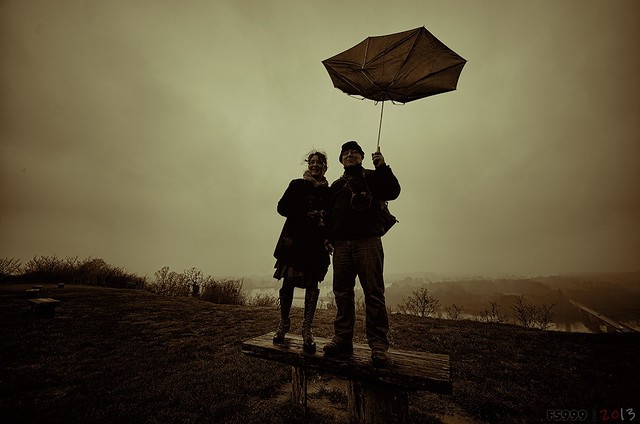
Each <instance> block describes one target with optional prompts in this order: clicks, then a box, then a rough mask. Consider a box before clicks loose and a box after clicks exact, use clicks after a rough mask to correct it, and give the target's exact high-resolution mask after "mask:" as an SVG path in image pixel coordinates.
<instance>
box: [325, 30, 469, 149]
mask: <svg viewBox="0 0 640 424" xmlns="http://www.w3.org/2000/svg"><path fill="white" fill-rule="evenodd" d="M466 62H467V61H466V60H465V59H463V58H462V57H460V56H459V55H458V54H457V53H455V52H454V51H453V50H451V49H450V48H449V47H447V46H445V45H444V44H443V43H442V42H441V41H440V40H438V39H437V38H436V37H434V36H433V34H431V33H430V32H429V31H427V29H426V28H425V27H420V28H415V29H412V30H409V31H404V32H399V33H396V34H389V35H382V36H376V37H368V38H366V39H365V40H363V41H361V42H360V43H358V44H357V45H355V46H353V47H351V48H350V49H348V50H345V51H344V52H342V53H340V54H337V55H335V56H333V57H331V58H329V59H326V60H323V61H322V64H323V65H324V66H325V68H326V69H327V72H328V73H329V76H330V77H331V80H332V81H333V85H334V87H336V88H338V89H340V90H342V91H344V92H345V93H347V94H349V95H354V96H361V97H364V98H367V99H371V100H374V101H376V102H382V106H381V108H380V124H379V126H378V143H377V147H378V150H379V149H380V130H381V128H382V113H383V111H384V102H385V101H386V100H391V101H392V102H396V103H408V102H412V101H414V100H418V99H421V98H423V97H428V96H433V95H434V94H440V93H446V92H447V91H453V90H455V89H456V86H457V84H458V78H459V77H460V72H462V68H463V66H464V64H465V63H466Z"/></svg>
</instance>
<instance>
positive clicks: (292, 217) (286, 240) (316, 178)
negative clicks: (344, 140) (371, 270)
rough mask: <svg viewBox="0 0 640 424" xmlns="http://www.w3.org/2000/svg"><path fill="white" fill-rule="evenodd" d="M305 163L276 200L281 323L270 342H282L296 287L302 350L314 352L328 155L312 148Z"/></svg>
mask: <svg viewBox="0 0 640 424" xmlns="http://www.w3.org/2000/svg"><path fill="white" fill-rule="evenodd" d="M305 162H306V163H307V165H308V166H307V170H306V171H305V172H304V174H303V176H302V178H299V179H295V180H293V181H291V182H290V183H289V187H287V190H286V191H285V193H284V195H283V196H282V198H281V199H280V201H279V202H278V213H279V214H280V215H282V216H284V217H286V218H287V220H286V221H285V223H284V227H283V228H282V232H281V233H280V237H279V238H278V243H277V244H276V249H275V252H274V254H273V255H274V256H275V257H276V259H277V261H276V264H275V268H276V271H275V273H274V275H273V277H274V278H276V279H278V280H280V279H282V280H283V281H282V288H281V289H280V291H279V295H280V324H279V325H278V329H277V330H276V334H275V336H274V337H273V342H274V343H283V342H284V335H285V334H286V333H287V332H288V331H289V329H290V327H291V320H290V319H289V312H290V311H291V304H292V302H293V290H294V288H295V287H299V288H303V289H305V295H304V321H303V323H302V339H303V349H304V350H306V351H311V352H313V351H315V349H316V343H315V341H314V340H313V333H312V331H311V325H312V322H313V316H314V315H315V311H316V306H317V304H318V295H319V294H320V290H319V289H318V283H319V282H321V281H322V280H324V276H325V275H326V274H327V269H328V268H329V254H328V253H327V251H326V250H325V248H324V240H325V226H324V217H325V214H326V211H327V203H328V201H329V184H328V183H327V179H326V178H325V177H324V174H325V172H327V155H326V154H325V153H323V152H319V151H316V150H313V151H311V152H310V153H309V154H308V155H307V158H306V160H305Z"/></svg>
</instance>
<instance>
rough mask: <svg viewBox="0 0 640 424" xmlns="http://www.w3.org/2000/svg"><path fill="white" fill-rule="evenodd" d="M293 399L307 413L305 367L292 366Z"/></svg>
mask: <svg viewBox="0 0 640 424" xmlns="http://www.w3.org/2000/svg"><path fill="white" fill-rule="evenodd" d="M291 401H292V402H293V405H294V406H295V407H297V408H302V412H303V413H304V415H307V370H306V369H305V368H304V367H300V366H296V365H293V366H292V367H291Z"/></svg>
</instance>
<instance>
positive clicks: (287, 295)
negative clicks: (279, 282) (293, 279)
mask: <svg viewBox="0 0 640 424" xmlns="http://www.w3.org/2000/svg"><path fill="white" fill-rule="evenodd" d="M278 293H279V294H280V323H279V324H278V328H277V330H276V334H275V335H274V336H273V342H274V343H284V335H285V334H286V333H288V332H289V329H290V328H291V320H290V319H289V312H291V304H292V303H293V286H291V287H288V286H285V285H283V286H282V288H281V289H280V291H279V292H278Z"/></svg>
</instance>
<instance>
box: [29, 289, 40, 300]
mask: <svg viewBox="0 0 640 424" xmlns="http://www.w3.org/2000/svg"><path fill="white" fill-rule="evenodd" d="M26 294H27V298H29V299H35V298H36V297H38V296H39V295H40V289H27V291H26Z"/></svg>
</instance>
